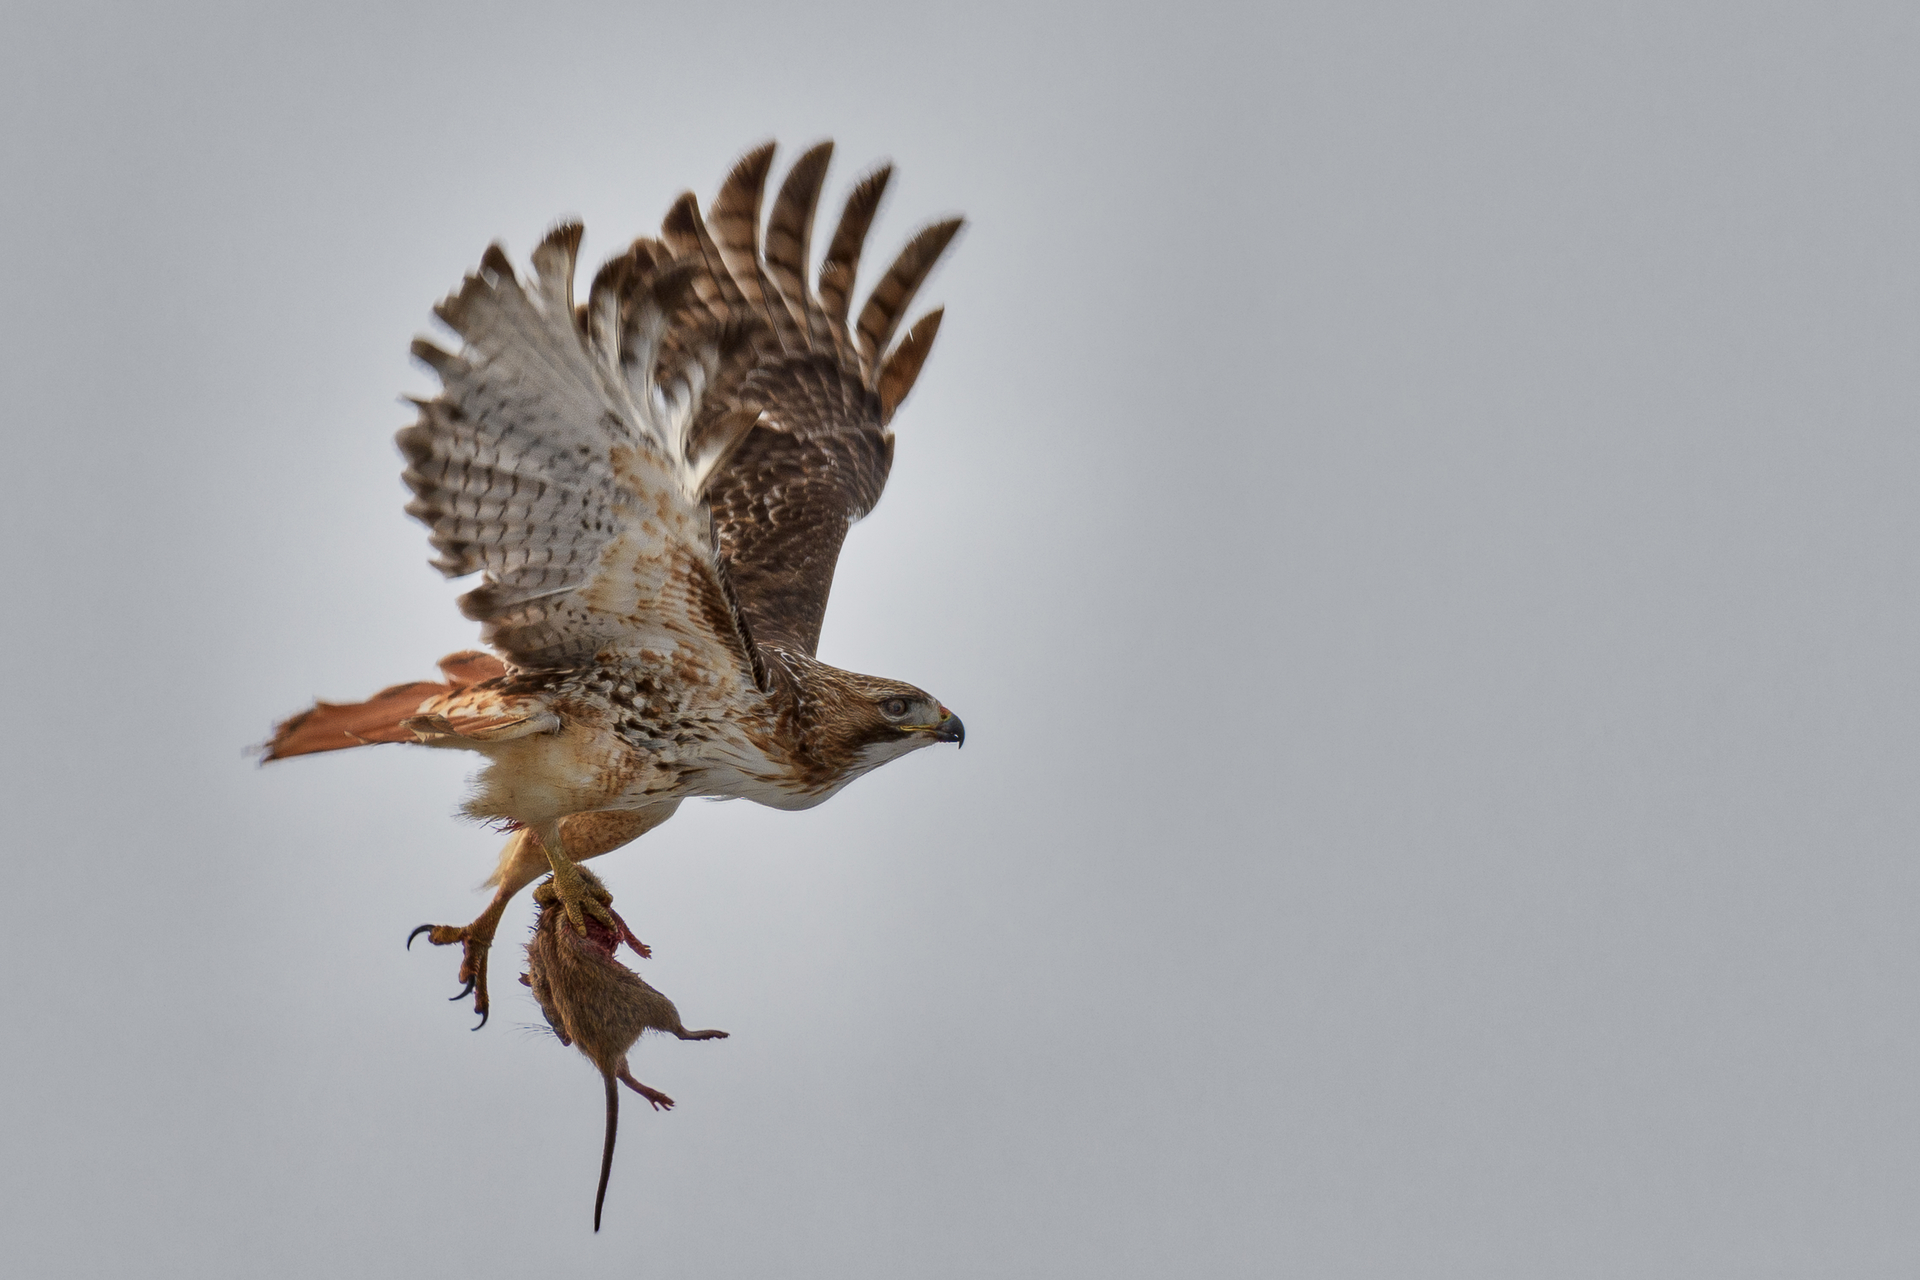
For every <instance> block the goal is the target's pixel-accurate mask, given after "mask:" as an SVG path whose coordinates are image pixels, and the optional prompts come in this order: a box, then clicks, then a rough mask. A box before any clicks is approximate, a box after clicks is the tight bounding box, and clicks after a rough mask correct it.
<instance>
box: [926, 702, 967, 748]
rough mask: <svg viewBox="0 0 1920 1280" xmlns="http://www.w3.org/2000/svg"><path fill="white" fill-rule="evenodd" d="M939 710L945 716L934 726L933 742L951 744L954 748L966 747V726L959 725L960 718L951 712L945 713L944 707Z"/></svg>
mask: <svg viewBox="0 0 1920 1280" xmlns="http://www.w3.org/2000/svg"><path fill="white" fill-rule="evenodd" d="M940 710H941V711H943V712H946V714H945V715H943V716H941V717H940V723H939V724H937V725H935V726H934V729H933V740H934V741H935V742H951V743H952V744H953V745H954V746H956V747H964V746H966V745H967V726H965V725H964V724H961V723H960V717H959V716H957V715H955V714H953V712H951V711H947V709H946V708H945V707H942V708H940Z"/></svg>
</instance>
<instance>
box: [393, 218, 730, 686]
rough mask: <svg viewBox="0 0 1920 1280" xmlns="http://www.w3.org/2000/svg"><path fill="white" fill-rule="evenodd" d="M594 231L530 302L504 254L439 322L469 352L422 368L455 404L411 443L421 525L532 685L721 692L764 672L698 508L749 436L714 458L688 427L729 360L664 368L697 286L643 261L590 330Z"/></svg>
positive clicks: (412, 506) (413, 506) (612, 269)
mask: <svg viewBox="0 0 1920 1280" xmlns="http://www.w3.org/2000/svg"><path fill="white" fill-rule="evenodd" d="M580 234H581V229H580V227H579V225H578V224H567V225H563V226H561V227H559V228H557V229H556V230H555V231H554V232H553V233H552V234H550V235H549V236H548V237H547V238H546V240H545V241H544V242H543V243H542V244H541V245H540V247H539V248H538V249H537V250H535V252H534V254H533V268H534V270H533V275H532V278H531V280H530V281H529V287H523V286H522V284H521V282H520V280H519V279H518V278H517V277H516V275H515V274H514V271H513V268H512V266H511V264H510V263H509V262H508V261H507V258H506V255H505V254H504V253H502V252H501V250H500V248H499V246H497V245H496V246H494V247H493V248H490V249H489V250H488V251H487V253H486V255H485V256H484V257H483V259H482V261H481V265H480V268H479V270H478V271H476V272H475V273H474V274H472V275H470V276H468V277H467V279H466V280H465V281H464V282H463V284H462V286H461V287H460V289H459V290H458V291H457V292H456V293H455V294H453V295H452V296H451V297H449V298H448V299H447V300H446V301H445V302H443V303H442V304H441V305H440V306H439V307H438V308H436V314H437V315H438V316H439V317H440V319H441V320H442V321H444V322H445V323H446V325H447V326H448V327H449V328H450V329H452V330H453V331H454V332H455V333H456V334H458V335H459V336H460V338H461V339H462V347H461V350H460V351H459V353H458V354H454V353H450V352H447V351H444V350H441V349H440V348H438V347H436V346H434V345H432V344H431V343H427V342H424V341H422V342H419V343H416V344H415V347H414V351H415V354H416V355H417V356H419V357H420V358H421V359H422V360H424V361H425V362H426V363H427V364H429V365H430V366H432V368H433V369H434V371H435V372H436V373H437V374H438V375H439V376H440V380H441V382H442V385H443V390H442V391H441V393H440V395H439V396H437V397H435V398H434V399H432V400H430V401H423V402H419V409H420V417H419V420H418V421H417V422H416V423H414V425H412V426H410V427H407V428H406V429H405V430H403V431H401V432H400V433H399V436H398V443H399V445H400V448H401V451H402V453H403V454H405V456H406V460H407V470H406V473H405V480H406V483H407V485H408V487H409V488H411V489H412V491H413V494H414V499H413V501H412V502H411V503H409V504H408V507H407V510H408V511H409V512H410V513H411V514H412V515H414V516H415V517H417V518H418V519H419V520H421V521H422V522H423V523H424V524H426V525H427V527H428V529H429V530H430V533H431V541H432V544H433V546H434V548H435V549H436V550H437V551H438V552H439V556H438V558H437V559H436V560H435V562H434V563H435V565H436V567H438V568H439V569H440V570H441V572H443V573H445V574H446V575H447V576H449V577H461V576H464V575H467V574H471V573H479V574H481V575H482V578H481V582H480V585H479V586H478V587H476V588H475V589H474V590H472V591H470V592H468V593H467V594H466V595H465V596H463V597H461V600H460V606H461V609H462V611H463V612H464V613H466V615H467V616H468V617H470V618H473V619H475V620H477V621H479V622H480V623H482V637H483V639H484V640H485V641H486V643H487V644H489V645H491V646H493V647H494V648H495V649H496V650H498V651H499V652H500V653H501V654H502V655H503V656H504V657H505V658H506V659H507V660H508V661H509V662H510V663H512V664H513V665H514V666H516V667H519V668H532V669H555V668H566V667H577V666H581V665H585V664H588V663H591V662H610V661H621V660H626V661H638V662H652V661H661V660H664V659H665V658H666V657H668V656H669V655H672V656H673V657H674V658H675V659H676V661H678V660H688V659H690V660H692V661H693V662H694V663H696V664H697V665H698V667H699V668H700V669H702V670H704V671H706V672H709V673H710V679H711V680H712V681H714V682H715V683H717V684H722V685H725V684H732V683H739V682H750V681H751V680H752V679H753V673H754V671H755V670H756V667H757V662H756V659H755V655H754V654H753V651H752V649H751V642H750V640H749V639H748V638H747V636H746V634H745V633H744V630H743V627H742V625H741V624H740V621H739V618H738V616H737V614H736V611H735V609H734V606H733V604H732V602H731V599H730V597H729V594H728V591H727V587H726V583H725V580H724V578H723V576H722V571H721V570H720V568H719V567H718V564H717V562H716V558H715V551H714V545H713V539H712V534H711V526H710V521H709V517H708V515H707V513H706V511H705V509H704V507H703V505H702V503H701V501H700V496H699V495H700V492H701V489H702V487H703V485H704V484H705V482H706V481H707V479H708V477H709V475H710V473H711V471H712V470H713V467H714V466H715V465H716V464H717V463H718V462H719V461H720V460H721V458H722V457H723V455H724V453H725V451H726V448H727V447H728V445H729V443H730V442H731V440H732V439H733V438H737V436H738V435H739V434H740V433H741V432H742V431H743V430H744V429H745V427H746V425H748V424H744V423H731V424H730V422H722V423H720V424H719V426H718V427H717V428H712V429H710V431H709V439H708V440H707V442H706V444H705V446H704V447H703V448H702V449H698V450H696V449H694V448H691V447H690V443H691V436H690V433H689V429H690V427H691V426H692V423H693V420H694V418H695V416H696V414H697V412H698V410H699V408H700V392H701V389H702V387H703V386H704V384H705V380H706V378H707V377H708V376H709V375H710V372H711V370H712V369H713V368H714V367H715V366H717V363H718V362H719V360H720V359H721V358H722V357H723V356H724V352H723V351H722V350H721V349H720V348H719V347H718V346H717V345H716V344H714V343H702V342H699V341H689V342H686V343H685V344H683V346H682V348H681V351H680V356H681V359H680V361H679V367H678V368H677V369H676V371H675V377H674V379H673V380H672V381H670V382H668V383H665V384H663V383H661V382H660V381H658V380H657V379H656V378H655V377H654V376H653V370H654V367H655V363H656V362H655V360H654V355H655V353H656V351H657V349H658V344H659V342H660V339H661V335H662V334H663V333H664V332H665V331H666V327H667V324H668V319H669V316H670V314H671V312H672V310H673V309H674V307H675V305H676V302H677V299H676V291H683V290H684V288H685V286H686V284H687V279H686V273H685V272H684V271H675V270H673V269H671V267H670V266H669V267H668V268H667V269H664V270H663V269H657V264H655V263H654V261H653V259H652V258H651V257H647V256H645V255H644V254H643V253H642V251H641V247H640V246H636V248H635V250H632V251H629V253H628V255H626V256H625V258H623V259H616V260H615V262H614V263H611V264H609V269H606V270H603V271H602V272H601V273H600V275H599V277H598V278H596V280H595V282H594V286H593V289H592V294H591V296H590V297H589V299H588V301H587V304H586V306H585V307H584V308H582V309H581V310H580V311H578V312H576V310H575V307H574V303H573V297H572V290H573V272H574V263H575V258H576V255H577V252H578V249H579V243H580Z"/></svg>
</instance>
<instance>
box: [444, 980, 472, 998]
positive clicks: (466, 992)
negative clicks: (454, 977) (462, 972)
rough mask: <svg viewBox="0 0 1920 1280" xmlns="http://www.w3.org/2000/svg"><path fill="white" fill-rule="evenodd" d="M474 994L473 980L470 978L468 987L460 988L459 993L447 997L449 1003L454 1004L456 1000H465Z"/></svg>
mask: <svg viewBox="0 0 1920 1280" xmlns="http://www.w3.org/2000/svg"><path fill="white" fill-rule="evenodd" d="M472 994H473V979H472V978H468V979H467V985H466V986H464V987H462V988H460V989H459V990H458V991H456V992H454V993H453V994H452V995H450V996H448V997H447V1003H448V1004H452V1003H453V1002H454V1001H455V1000H465V999H466V998H467V997H468V996H470V995H472Z"/></svg>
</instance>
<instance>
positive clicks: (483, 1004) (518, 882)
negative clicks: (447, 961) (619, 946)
mask: <svg viewBox="0 0 1920 1280" xmlns="http://www.w3.org/2000/svg"><path fill="white" fill-rule="evenodd" d="M679 807H680V802H679V801H678V800H670V801H667V802H665V803H663V804H656V805H653V806H651V807H649V808H646V809H631V810H622V811H620V812H615V813H577V814H574V815H573V816H572V817H570V818H566V819H563V820H562V821H561V822H560V823H559V824H557V825H558V826H559V827H560V828H561V838H562V839H564V840H565V842H566V849H567V852H568V853H571V854H572V855H573V856H572V857H571V858H567V868H568V870H569V871H570V872H571V873H572V874H573V876H574V878H575V879H576V880H579V878H580V876H581V872H580V870H579V868H578V867H577V866H576V865H575V862H576V860H577V861H585V860H586V859H588V858H597V857H599V856H600V855H601V854H603V853H610V852H612V851H613V850H615V849H618V848H619V847H620V846H622V845H624V844H626V843H628V842H629V841H631V840H635V839H637V838H639V837H640V836H642V835H644V834H646V833H647V832H648V831H651V830H653V828H655V827H657V826H659V825H660V824H661V823H663V822H665V821H666V820H667V819H668V818H670V817H672V816H673V811H674V810H675V809H677V808H679ZM561 856H562V857H566V854H562V855H561ZM557 869H558V868H557V866H556V865H555V863H554V862H553V861H552V860H551V856H550V855H549V854H548V852H547V849H546V846H545V845H544V844H542V843H541V841H540V838H539V837H538V836H537V835H535V834H534V833H533V832H531V831H516V832H515V833H514V834H513V838H512V839H511V840H509V841H507V847H506V848H505V849H503V850H501V853H500V865H499V867H498V868H497V869H496V870H495V871H494V873H493V884H494V886H495V888H494V893H493V900H492V901H491V902H489V903H487V909H486V910H485V911H482V912H481V913H480V914H479V915H478V916H476V917H475V918H474V920H473V922H472V923H471V924H465V925H452V924H423V925H421V926H420V927H419V928H417V929H415V930H414V931H413V932H412V933H410V934H408V935H407V946H408V947H409V948H411V947H412V946H413V940H414V939H415V938H417V937H419V936H420V935H421V934H423V933H424V934H426V935H427V941H428V942H431V943H432V944H433V945H435V946H436V947H447V946H452V945H453V944H454V943H456V942H457V943H459V944H460V946H461V956H460V975H459V980H460V981H461V982H462V983H464V984H465V985H464V986H462V987H461V989H460V991H459V992H458V994H456V995H455V996H454V997H453V998H454V999H455V1000H460V999H464V998H465V997H467V996H469V995H471V996H472V997H473V1011H474V1012H475V1013H477V1014H479V1015H480V1021H479V1022H478V1023H477V1024H476V1025H475V1026H474V1030H475V1031H478V1030H479V1029H480V1028H481V1027H484V1026H486V1025H487V1013H488V1007H489V1006H488V1000H487V952H488V950H489V949H490V948H491V947H492V946H493V935H494V934H495V933H496V932H497V931H498V930H499V928H500V918H501V916H503V915H504V914H506V910H507V904H508V903H509V902H511V901H512V900H513V897H514V895H515V894H517V893H519V892H520V891H521V890H522V889H524V888H526V887H527V886H528V885H530V884H532V883H533V882H534V881H535V880H538V879H539V878H540V877H541V876H543V875H546V874H547V872H548V871H549V870H557ZM582 883H583V884H584V881H582ZM595 883H596V884H598V881H596V882H595ZM600 893H601V896H602V905H601V910H602V911H605V912H606V915H605V916H602V917H601V918H603V919H606V918H611V919H614V920H618V919H619V917H617V916H613V914H612V912H611V911H610V910H608V909H607V908H606V907H605V906H604V905H603V904H604V902H608V901H611V900H612V898H611V895H609V894H607V893H606V890H604V889H602V890H601V891H600ZM587 896H589V897H590V896H591V895H590V894H589V895H587ZM563 901H564V898H563ZM582 910H583V913H584V908H583V909H582ZM571 914H572V913H569V915H571ZM594 914H595V915H596V916H598V915H599V914H600V913H599V912H595V913H594ZM584 920H585V916H584V914H582V916H581V917H580V923H579V927H580V928H582V929H584V928H585V923H584ZM616 929H617V931H618V932H620V933H621V934H623V935H624V936H625V937H626V939H627V941H628V943H629V944H630V945H632V946H633V948H634V949H635V950H636V951H638V952H639V953H640V954H641V955H643V956H644V955H647V954H649V952H648V950H647V947H646V944H645V943H643V942H641V941H640V940H639V939H638V938H635V937H634V936H633V934H632V933H631V932H630V931H628V930H627V928H626V926H625V924H624V923H622V924H619V925H617V926H616Z"/></svg>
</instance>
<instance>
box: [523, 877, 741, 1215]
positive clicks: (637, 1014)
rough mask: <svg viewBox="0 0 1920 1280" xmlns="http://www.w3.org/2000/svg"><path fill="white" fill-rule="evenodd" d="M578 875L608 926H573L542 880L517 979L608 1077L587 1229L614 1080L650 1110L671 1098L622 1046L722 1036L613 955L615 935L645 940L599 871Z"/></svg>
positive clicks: (610, 1132) (614, 1106)
mask: <svg viewBox="0 0 1920 1280" xmlns="http://www.w3.org/2000/svg"><path fill="white" fill-rule="evenodd" d="M579 871H580V878H581V879H582V880H584V881H585V882H586V885H587V888H588V890H589V891H590V892H591V893H592V895H593V896H594V898H595V899H597V900H598V901H599V902H600V903H601V904H602V905H603V906H605V907H606V908H607V914H608V915H609V916H610V917H612V919H613V925H612V926H609V925H607V924H606V923H604V922H603V921H601V920H599V919H597V918H595V917H594V916H593V915H592V914H589V915H588V916H587V918H586V930H585V932H584V933H581V932H577V931H576V930H575V929H574V927H573V925H572V924H570V923H569V922H568V921H567V916H566V912H565V910H564V909H563V908H562V907H561V905H560V898H559V895H558V894H556V893H555V892H554V888H553V881H552V880H551V879H547V880H543V881H542V882H541V883H540V885H539V887H538V888H536V889H535V890H534V891H533V900H534V902H535V903H537V904H538V905H539V907H540V918H539V920H538V921H536V922H535V924H534V926H533V940H532V941H531V942H529V943H527V972H525V973H523V974H521V975H520V981H521V982H522V983H524V984H526V985H527V986H528V987H530V988H532V989H533V998H534V999H536V1000H538V1001H539V1002H540V1012H541V1013H543V1014H545V1015H546V1018H547V1025H548V1026H551V1027H552V1028H553V1034H554V1035H556V1036H558V1037H559V1038H560V1043H561V1044H570V1045H572V1046H573V1047H574V1048H576V1049H578V1050H579V1051H580V1052H581V1053H584V1054H585V1055H587V1059H588V1061H590V1062H592V1063H593V1065H594V1066H596V1067H598V1068H599V1069H600V1075H601V1078H602V1079H604V1080H605V1081H606V1082H607V1141H606V1146H605V1148H604V1149H603V1150H602V1152H601V1154H600V1189H599V1190H598V1191H597V1192H595V1193H594V1197H593V1229H594V1230H595V1231H598V1230H599V1229H600V1206H601V1205H602V1204H604V1203H605V1202H606V1198H607V1176H608V1175H609V1174H610V1173H612V1171H613V1142H614V1136H615V1134H616V1133H617V1132H618V1131H619V1128H620V1091H619V1089H617V1088H616V1087H615V1086H614V1081H616V1080H618V1081H619V1082H620V1083H622V1084H624V1085H626V1086H627V1087H628V1088H629V1089H632V1090H633V1091H634V1092H635V1093H637V1094H639V1095H640V1096H641V1097H643V1098H645V1099H646V1100H647V1101H648V1102H650V1103H652V1104H653V1107H654V1110H656V1111H660V1110H665V1109H667V1108H669V1107H671V1106H673V1099H672V1098H669V1097H668V1096H667V1095H666V1094H664V1093H662V1092H660V1091H659V1090H658V1089H653V1088H649V1087H648V1086H646V1085H644V1084H641V1083H640V1082H639V1081H638V1080H635V1079H634V1078H633V1073H632V1072H631V1071H629V1070H628V1069H627V1050H629V1049H631V1048H632V1047H633V1043H634V1041H636V1040H638V1039H639V1038H640V1035H641V1033H642V1032H645V1031H649V1030H652V1031H666V1032H670V1033H672V1034H673V1035H675V1036H678V1037H679V1038H680V1039H682V1040H724V1039H726V1038H727V1033H726V1032H724V1031H689V1030H687V1029H686V1027H685V1026H684V1025H682V1023H681V1021H680V1011H679V1010H677V1009H675V1008H674V1007H673V1001H671V1000H669V999H667V998H666V997H665V996H663V995H661V994H660V993H659V992H658V991H656V990H654V989H653V988H652V987H650V986H648V985H647V984H646V983H645V982H643V981H641V980H640V975H639V974H637V973H635V972H634V971H633V970H631V969H629V968H627V967H626V966H625V965H623V964H621V963H620V962H619V961H618V960H616V959H614V957H613V953H614V951H615V949H616V948H618V947H619V945H620V944H621V943H622V942H625V943H627V944H628V945H629V946H631V947H632V948H633V949H634V950H635V951H637V952H639V953H640V954H641V955H642V956H646V955H650V954H651V952H649V951H648V949H647V946H646V944H645V943H643V942H641V941H640V940H639V939H638V938H636V937H634V936H633V931H632V930H631V929H629V928H627V922H626V921H624V920H622V919H621V918H620V917H619V915H618V914H616V913H615V912H614V910H613V906H612V903H613V895H612V894H611V893H609V892H607V888H606V886H605V885H603V884H601V883H600V878H599V877H598V876H596V875H594V874H593V873H592V872H591V871H588V870H587V869H586V868H585V867H581V868H579Z"/></svg>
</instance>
